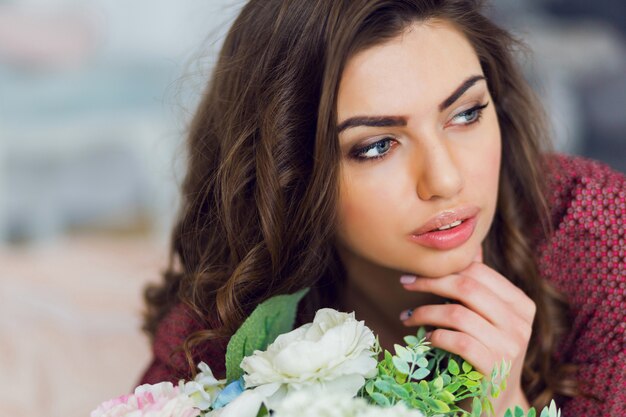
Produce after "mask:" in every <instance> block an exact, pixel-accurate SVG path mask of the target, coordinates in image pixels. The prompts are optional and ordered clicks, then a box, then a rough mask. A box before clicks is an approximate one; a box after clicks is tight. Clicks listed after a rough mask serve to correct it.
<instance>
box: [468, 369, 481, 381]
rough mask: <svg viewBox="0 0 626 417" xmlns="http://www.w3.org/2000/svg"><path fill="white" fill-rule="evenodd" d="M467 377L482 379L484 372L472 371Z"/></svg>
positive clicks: (473, 379) (476, 379) (474, 379)
mask: <svg viewBox="0 0 626 417" xmlns="http://www.w3.org/2000/svg"><path fill="white" fill-rule="evenodd" d="M467 377H468V378H469V379H471V380H472V381H478V380H479V379H481V378H482V377H483V374H481V373H480V372H478V371H472V372H470V373H468V374H467Z"/></svg>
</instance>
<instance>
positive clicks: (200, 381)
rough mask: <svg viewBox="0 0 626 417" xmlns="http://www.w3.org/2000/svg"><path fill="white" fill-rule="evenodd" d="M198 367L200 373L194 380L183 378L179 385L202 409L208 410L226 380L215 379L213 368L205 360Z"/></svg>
mask: <svg viewBox="0 0 626 417" xmlns="http://www.w3.org/2000/svg"><path fill="white" fill-rule="evenodd" d="M198 368H199V369H200V373H198V374H197V375H196V377H195V379H194V380H193V381H187V382H184V381H182V380H181V381H180V382H179V386H180V387H181V391H182V392H184V393H185V394H187V395H188V396H189V397H190V398H191V399H192V400H194V401H195V403H196V406H197V407H198V408H199V409H200V410H202V411H206V410H208V409H209V407H210V406H211V404H212V403H213V401H215V398H217V396H218V394H219V393H220V392H221V391H222V389H223V388H224V385H225V384H226V380H225V379H221V380H218V379H215V377H214V376H213V372H212V371H211V368H209V366H208V365H207V364H206V363H204V362H200V364H199V365H198Z"/></svg>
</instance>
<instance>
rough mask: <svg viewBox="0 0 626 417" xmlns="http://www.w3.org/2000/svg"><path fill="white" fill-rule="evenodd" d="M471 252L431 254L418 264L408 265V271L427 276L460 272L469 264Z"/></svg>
mask: <svg viewBox="0 0 626 417" xmlns="http://www.w3.org/2000/svg"><path fill="white" fill-rule="evenodd" d="M472 253H473V252H471V251H462V252H461V251H459V252H456V253H446V254H444V255H432V257H431V259H430V260H428V261H427V262H420V264H419V265H409V272H410V273H413V274H416V275H419V276H423V277H428V278H439V277H443V276H446V275H450V274H455V273H457V272H460V271H462V270H464V269H465V268H467V267H468V266H470V264H471V263H472V259H473V257H472V256H473V255H472Z"/></svg>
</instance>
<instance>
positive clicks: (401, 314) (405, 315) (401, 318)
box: [400, 310, 413, 321]
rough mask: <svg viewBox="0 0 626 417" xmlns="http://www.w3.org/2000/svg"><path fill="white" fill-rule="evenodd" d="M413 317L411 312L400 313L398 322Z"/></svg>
mask: <svg viewBox="0 0 626 417" xmlns="http://www.w3.org/2000/svg"><path fill="white" fill-rule="evenodd" d="M412 315H413V310H404V311H403V312H402V313H400V320H402V321H404V320H406V319H408V318H409V317H411V316H412Z"/></svg>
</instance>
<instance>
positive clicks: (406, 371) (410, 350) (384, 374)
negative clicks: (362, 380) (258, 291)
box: [360, 327, 517, 417]
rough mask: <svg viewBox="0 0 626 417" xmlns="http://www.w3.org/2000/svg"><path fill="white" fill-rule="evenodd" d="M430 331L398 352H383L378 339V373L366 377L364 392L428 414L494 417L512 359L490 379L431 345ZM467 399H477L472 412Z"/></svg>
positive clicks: (408, 338) (374, 399)
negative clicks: (461, 404)
mask: <svg viewBox="0 0 626 417" xmlns="http://www.w3.org/2000/svg"><path fill="white" fill-rule="evenodd" d="M425 333H426V330H425V329H424V328H423V327H421V328H420V329H419V330H418V332H417V334H416V335H415V336H406V337H405V338H404V341H405V342H406V346H400V345H395V346H394V350H395V355H392V354H391V353H390V352H389V351H386V350H385V351H384V352H382V349H381V348H380V344H379V343H378V342H377V347H376V349H377V353H378V354H379V355H380V354H381V353H382V354H383V358H382V360H379V363H378V368H377V369H378V374H377V375H376V376H375V377H374V378H372V379H370V380H369V381H367V383H366V384H365V386H364V388H363V389H362V390H361V393H360V396H363V397H365V398H368V399H369V401H371V402H373V403H375V404H378V405H380V406H383V407H388V406H392V405H394V404H396V403H397V402H404V403H405V404H406V405H407V406H408V407H411V408H415V409H418V410H420V411H421V412H422V413H423V414H424V415H426V416H450V417H452V416H471V417H480V415H481V413H482V412H483V410H484V411H485V412H487V413H488V414H489V415H493V414H494V410H493V405H492V404H491V401H490V398H491V397H492V398H497V397H498V395H499V394H500V392H501V391H502V390H504V389H505V388H506V377H507V376H508V373H509V371H510V363H509V364H507V363H505V362H504V361H503V362H502V364H501V366H500V367H497V366H496V367H495V368H494V370H493V372H492V374H491V379H490V380H487V379H486V378H484V375H483V374H481V373H480V372H478V371H476V370H474V369H473V367H472V365H471V364H469V363H468V362H466V361H465V360H463V358H461V357H460V356H458V355H455V354H452V353H450V352H447V351H444V350H442V349H438V348H431V347H430V346H429V345H430V342H428V341H427V340H426V338H425V337H424V336H425ZM466 398H473V400H472V410H471V412H468V411H466V410H464V409H462V408H460V407H459V406H458V404H459V402H460V401H462V400H464V399H466ZM511 417H513V416H511ZM515 417H517V415H516V416H515Z"/></svg>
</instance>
